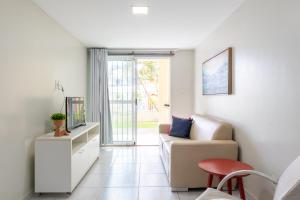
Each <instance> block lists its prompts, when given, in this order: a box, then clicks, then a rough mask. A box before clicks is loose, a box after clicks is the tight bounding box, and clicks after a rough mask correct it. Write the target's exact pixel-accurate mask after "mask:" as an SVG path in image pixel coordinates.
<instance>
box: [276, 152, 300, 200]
mask: <svg viewBox="0 0 300 200" xmlns="http://www.w3.org/2000/svg"><path fill="white" fill-rule="evenodd" d="M299 199H300V156H299V157H298V158H297V159H296V160H294V161H293V162H292V163H291V164H290V165H289V166H288V168H287V169H286V170H285V171H284V172H283V174H282V175H281V177H280V178H279V181H278V184H277V187H276V190H275V194H274V200H299Z"/></svg>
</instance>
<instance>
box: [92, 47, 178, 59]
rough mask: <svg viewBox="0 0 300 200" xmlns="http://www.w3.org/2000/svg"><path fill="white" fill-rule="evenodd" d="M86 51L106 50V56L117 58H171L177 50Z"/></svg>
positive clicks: (110, 49) (115, 49)
mask: <svg viewBox="0 0 300 200" xmlns="http://www.w3.org/2000/svg"><path fill="white" fill-rule="evenodd" d="M88 49H107V50H108V55H115V56H117V55H119V56H130V55H132V56H146V57H151V56H173V55H174V54H175V52H176V51H177V49H151V48H150V49H144V48H139V49H138V48H132V49H129V48H93V47H92V48H88Z"/></svg>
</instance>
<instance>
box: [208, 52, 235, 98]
mask: <svg viewBox="0 0 300 200" xmlns="http://www.w3.org/2000/svg"><path fill="white" fill-rule="evenodd" d="M231 73H232V48H228V49H226V50H224V51H222V52H220V53H219V54H217V55H215V56H214V57H212V58H210V59H208V60H207V61H205V62H204V63H203V64H202V91H203V95H216V94H231V93H232V80H231V79H232V78H231V76H232V75H231Z"/></svg>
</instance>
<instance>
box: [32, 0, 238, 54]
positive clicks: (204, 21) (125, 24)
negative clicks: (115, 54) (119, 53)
mask: <svg viewBox="0 0 300 200" xmlns="http://www.w3.org/2000/svg"><path fill="white" fill-rule="evenodd" d="M242 1H243V0H185V1H184V0H148V1H146V2H147V4H148V5H149V14H148V15H147V16H141V15H132V13H131V6H132V5H133V4H139V3H141V2H140V0H34V2H35V3H36V4H38V6H40V7H41V8H42V9H43V10H44V11H45V12H46V13H47V14H48V15H49V16H51V17H52V18H54V19H55V20H56V21H57V22H58V23H60V24H61V25H62V26H63V27H65V29H66V30H67V31H69V32H70V33H71V34H73V35H74V36H75V37H76V38H78V39H79V40H80V41H81V42H82V43H83V44H85V45H86V46H88V47H109V48H193V47H195V46H196V45H197V44H199V43H200V42H201V41H202V40H203V39H204V38H205V37H206V36H207V35H208V34H209V33H210V32H211V31H213V30H214V29H215V28H216V27H217V26H218V25H220V24H221V23H222V22H223V20H224V19H226V18H227V17H228V16H229V15H230V14H231V13H232V12H233V11H234V10H235V9H236V8H237V7H238V6H239V5H240V4H241V3H242ZM144 2H145V1H144Z"/></svg>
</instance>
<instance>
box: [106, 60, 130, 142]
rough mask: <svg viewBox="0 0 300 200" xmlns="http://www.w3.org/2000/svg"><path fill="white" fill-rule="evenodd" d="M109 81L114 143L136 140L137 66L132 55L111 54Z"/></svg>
mask: <svg viewBox="0 0 300 200" xmlns="http://www.w3.org/2000/svg"><path fill="white" fill-rule="evenodd" d="M108 81H109V97H110V111H111V119H112V128H113V141H112V144H113V145H134V144H135V142H136V67H135V59H134V57H131V56H109V60H108Z"/></svg>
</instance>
